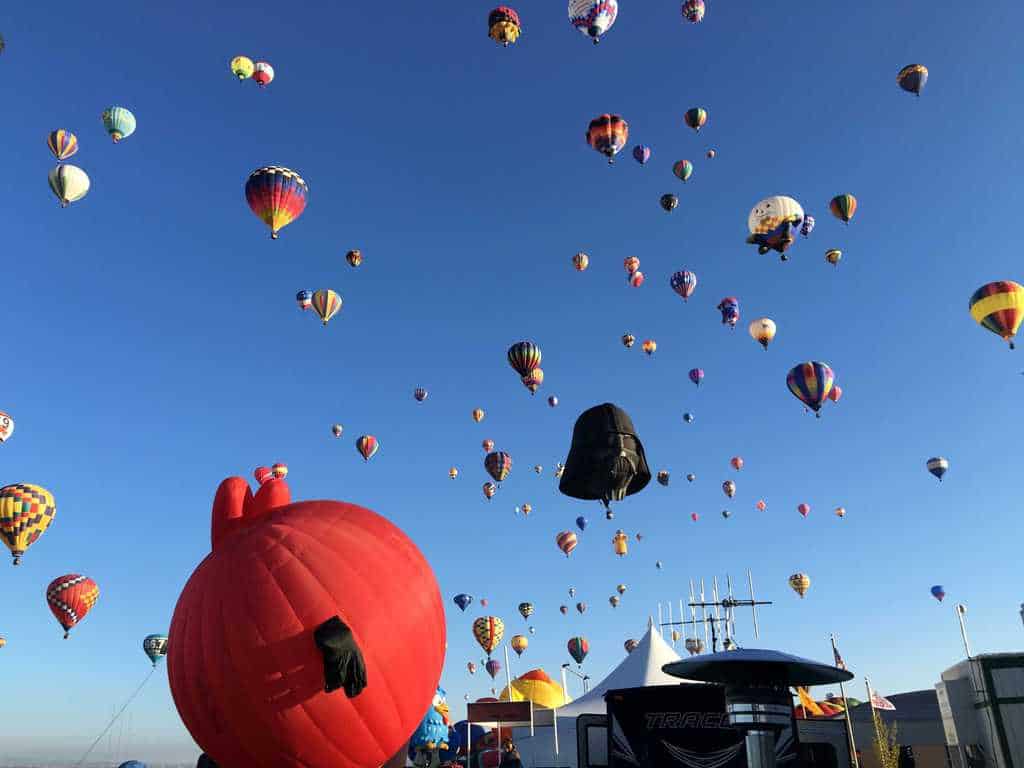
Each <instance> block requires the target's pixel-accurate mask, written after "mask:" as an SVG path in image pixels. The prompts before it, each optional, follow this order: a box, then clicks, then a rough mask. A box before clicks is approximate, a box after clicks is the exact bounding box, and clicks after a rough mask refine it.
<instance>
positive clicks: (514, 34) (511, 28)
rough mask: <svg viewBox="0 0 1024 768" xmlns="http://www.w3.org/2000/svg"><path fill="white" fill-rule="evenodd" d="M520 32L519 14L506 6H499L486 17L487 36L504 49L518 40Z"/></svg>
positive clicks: (521, 29)
mask: <svg viewBox="0 0 1024 768" xmlns="http://www.w3.org/2000/svg"><path fill="white" fill-rule="evenodd" d="M522 32H523V28H522V26H521V25H520V23H519V14H518V13H516V11H515V10H514V9H512V8H509V7H508V6H507V5H499V6H498V7H497V8H495V9H494V10H493V11H491V12H490V13H489V14H488V15H487V36H488V37H490V38H491V39H492V40H493V41H494V42H496V43H501V44H502V45H503V46H505V47H506V48H508V47H509V45H511V44H512V43H514V42H515V41H516V40H518V39H519V35H521V34H522Z"/></svg>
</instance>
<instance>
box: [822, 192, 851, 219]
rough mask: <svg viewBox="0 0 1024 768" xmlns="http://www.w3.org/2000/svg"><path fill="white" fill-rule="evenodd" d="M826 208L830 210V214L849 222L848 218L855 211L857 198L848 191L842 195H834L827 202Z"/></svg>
mask: <svg viewBox="0 0 1024 768" xmlns="http://www.w3.org/2000/svg"><path fill="white" fill-rule="evenodd" d="M828 209H829V210H830V211H832V215H833V216H835V217H836V218H837V219H839V220H840V221H841V222H843V223H844V224H849V223H850V220H851V219H852V218H853V214H855V213H856V212H857V198H856V197H854V196H853V195H851V194H850V193H849V192H847V193H846V194H842V195H836V196H835V197H833V198H832V201H831V202H830V203H829V204H828Z"/></svg>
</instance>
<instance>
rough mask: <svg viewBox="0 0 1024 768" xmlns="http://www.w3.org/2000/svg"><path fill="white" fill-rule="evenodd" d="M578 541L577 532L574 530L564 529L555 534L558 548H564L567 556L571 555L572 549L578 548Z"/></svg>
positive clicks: (563, 550)
mask: <svg viewBox="0 0 1024 768" xmlns="http://www.w3.org/2000/svg"><path fill="white" fill-rule="evenodd" d="M577 543H578V540H577V538H576V534H575V533H573V532H572V531H562V532H561V533H559V534H558V535H557V536H555V544H557V545H558V548H559V549H560V550H562V552H563V553H564V554H565V556H566V557H568V556H569V555H571V554H572V551H573V550H574V549H576V544H577Z"/></svg>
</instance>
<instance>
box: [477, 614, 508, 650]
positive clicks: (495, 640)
mask: <svg viewBox="0 0 1024 768" xmlns="http://www.w3.org/2000/svg"><path fill="white" fill-rule="evenodd" d="M504 636H505V622H503V621H502V620H501V619H499V618H498V617H497V616H481V617H480V618H478V619H476V620H475V621H474V622H473V637H475V638H476V641H477V643H479V644H480V647H481V648H483V649H484V653H486V654H487V658H491V652H492V651H493V650H494V649H495V648H497V647H498V646H499V645H501V639H502V638H503V637H504Z"/></svg>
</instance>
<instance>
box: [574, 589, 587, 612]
mask: <svg viewBox="0 0 1024 768" xmlns="http://www.w3.org/2000/svg"><path fill="white" fill-rule="evenodd" d="M575 593H576V590H573V594H575ZM570 597H572V595H570ZM576 611H577V612H578V613H580V614H584V613H586V612H587V604H586V603H576Z"/></svg>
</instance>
